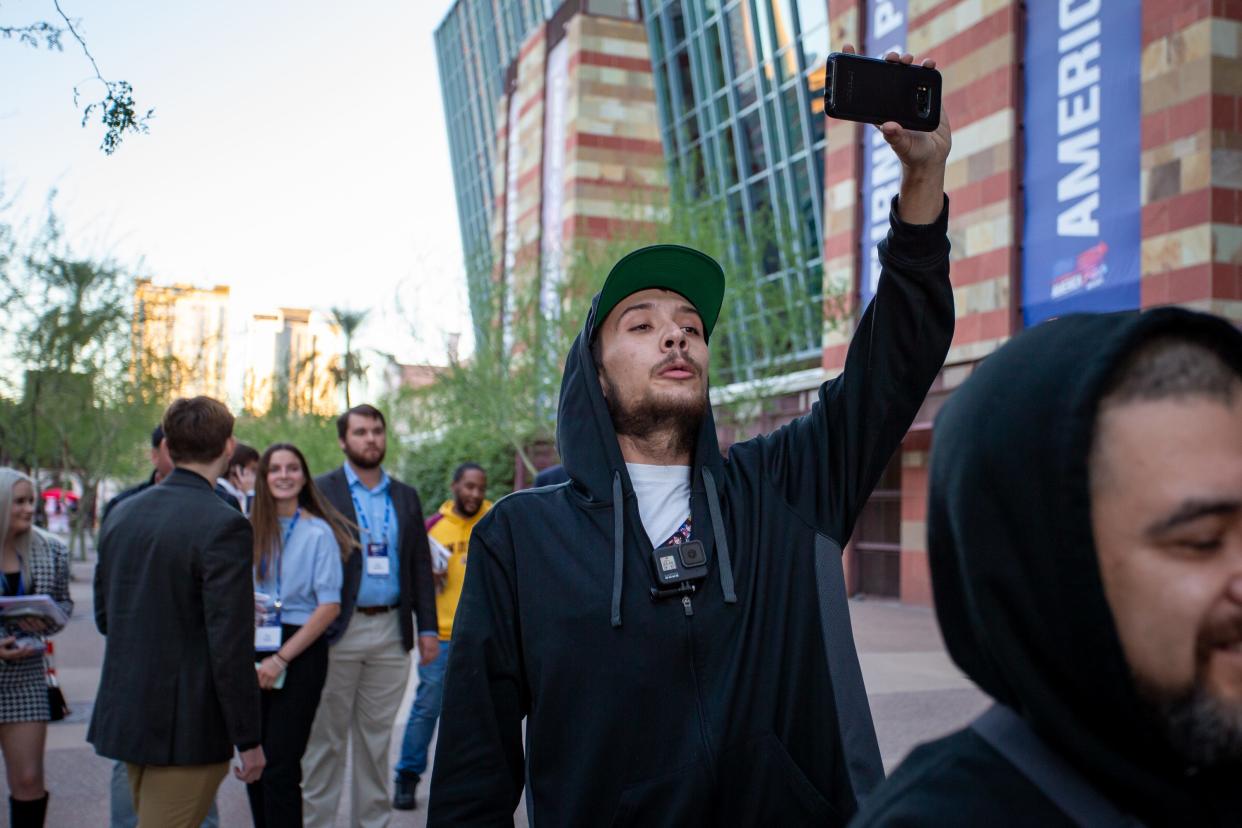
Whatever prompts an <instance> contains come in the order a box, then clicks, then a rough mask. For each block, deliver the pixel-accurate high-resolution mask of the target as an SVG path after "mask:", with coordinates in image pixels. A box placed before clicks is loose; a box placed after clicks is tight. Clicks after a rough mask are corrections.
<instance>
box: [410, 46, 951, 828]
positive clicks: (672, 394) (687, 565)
mask: <svg viewBox="0 0 1242 828" xmlns="http://www.w3.org/2000/svg"><path fill="white" fill-rule="evenodd" d="M889 59H890V60H893V61H899V62H902V63H906V64H909V63H911V61H912V58H911V57H910V56H909V55H905V56H897V55H891V56H889ZM924 65H925V66H933V64H932V63H931V62H930V61H925V62H924ZM881 129H882V131H883V132H884V135H885V138H886V139H887V140H888V142H889V144H890V145H891V146H892V147H893V149H894V151H895V152H896V153H897V155H898V157H899V158H900V159H901V162H902V185H901V190H900V194H899V196H898V197H897V198H895V199H894V201H893V205H892V216H891V229H890V231H889V234H888V238H887V239H886V240H885V241H883V242H881V243H880V246H879V258H880V261H881V263H882V265H883V274H882V276H881V277H880V281H879V287H878V291H877V293H876V296H875V299H874V301H873V302H872V303H871V305H870V306H869V307H868V308H867V310H866V311H865V313H863V315H862V318H861V320H860V322H859V325H858V330H857V332H856V334H855V336H854V340H853V343H852V344H851V346H850V351H849V355H848V357H847V359H846V364H845V370H844V372H843V373H842V374H841V375H840V376H839V377H837V378H836V379H833V380H831V381H829V382H827V383H825V384H824V385H823V386H822V387H821V388H820V392H819V399H818V402H816V403H815V405H814V406H813V408H812V410H811V412H810V413H809V414H808V415H806V416H804V417H802V418H800V419H798V420H795V421H794V422H793V423H791V424H789V425H788V426H785V427H784V428H781V429H779V430H778V431H776V432H774V433H772V434H767V435H763V436H760V437H757V438H755V439H753V440H749V441H746V442H742V443H738V444H735V445H734V446H732V447H731V448H730V450H729V453H728V456H727V457H722V456H721V453H720V451H719V447H718V445H717V442H716V430H715V424H714V422H713V420H712V412H711V406H710V404H709V400H708V381H707V366H708V361H709V348H708V343H709V340H710V337H711V334H712V329H713V327H714V326H715V323H716V321H717V318H718V316H719V313H720V309H721V305H722V302H723V297H724V278H725V277H724V273H723V271H722V269H721V268H720V265H718V264H717V263H716V262H715V261H713V260H712V259H711V258H710V257H708V256H706V255H704V254H703V253H700V252H698V251H696V250H692V249H690V248H687V247H682V246H680V245H655V246H652V247H647V248H643V249H641V250H637V251H634V252H632V253H630V254H629V255H627V256H625V257H624V258H622V259H621V261H619V262H618V263H617V264H616V265H615V266H614V267H613V269H612V271H611V272H610V273H609V275H608V277H607V279H606V280H605V282H604V285H603V288H602V289H601V291H600V293H599V295H597V296H596V298H595V303H594V305H593V307H592V310H591V313H590V314H589V315H588V316H587V320H586V324H585V326H584V328H583V330H582V333H581V334H580V335H579V336H578V338H577V340H576V341H575V342H574V344H573V346H572V349H571V351H570V354H569V356H568V359H567V362H566V367H565V376H564V379H563V381H562V386H561V398H560V409H559V416H558V422H557V440H558V446H559V449H560V454H561V459H562V461H563V463H564V467H565V471H566V472H567V473H568V476H569V482H567V483H564V484H561V485H559V486H552V487H547V488H542V489H535V490H529V491H526V492H519V493H516V494H514V495H512V496H510V497H507V498H504V499H503V500H501V501H500V502H498V503H497V504H496V505H495V506H494V507H493V509H492V511H491V512H490V513H489V514H488V515H487V516H486V517H485V518H483V520H482V521H480V522H479V524H478V526H477V527H476V528H475V530H474V532H473V534H472V536H471V544H470V568H469V569H468V570H467V574H466V582H465V587H464V590H463V593H462V598H461V603H460V604H459V607H458V612H457V616H456V620H455V622H454V626H453V632H454V639H453V651H452V653H451V655H450V656H449V666H448V678H447V686H446V688H445V695H444V703H443V710H442V718H441V730H440V745H439V748H438V750H437V757H436V764H435V768H434V778H433V780H432V786H431V809H430V814H429V824H430V825H454V826H458V825H482V824H487V825H496V824H509V823H510V822H511V820H512V815H513V811H514V808H515V807H516V806H517V803H518V800H519V798H520V797H521V795H522V792H523V789H524V788H525V791H526V803H527V809H528V815H529V816H530V819H531V822H532V823H534V822H537V824H539V825H553V826H557V825H573V826H577V825H594V824H601V825H603V824H611V825H653V824H655V825H679V826H698V825H718V824H743V825H782V826H788V825H809V824H815V825H844V824H845V822H847V821H848V820H849V818H850V817H851V816H852V815H853V814H854V813H855V812H856V811H857V809H858V803H859V801H860V800H861V798H862V797H864V796H865V795H866V794H867V793H868V792H869V791H870V790H871V789H872V788H873V787H874V786H875V785H876V784H878V782H879V781H880V780H881V779H882V777H883V770H882V767H881V764H880V757H879V750H878V747H877V744H876V739H875V733H874V730H873V728H872V724H871V714H870V709H869V707H868V704H867V697H866V691H865V688H864V687H863V684H862V675H861V670H860V668H859V665H858V656H857V653H856V651H855V649H854V643H853V637H852V633H851V631H850V626H849V611H848V607H847V604H846V596H845V588H844V578H843V574H842V569H841V562H840V555H841V550H842V549H843V548H844V547H845V544H846V543H847V541H848V540H849V537H850V534H851V532H852V530H853V527H854V523H855V521H856V519H857V517H858V514H859V512H860V511H861V509H862V507H863V505H864V504H865V503H866V501H867V498H868V496H869V495H870V493H871V490H872V488H873V487H874V486H875V484H876V482H877V480H878V479H879V477H880V475H881V473H882V472H883V470H884V468H885V466H886V465H887V464H888V462H889V459H890V458H891V456H892V454H893V452H894V450H895V449H896V448H897V446H898V445H899V443H900V441H901V439H902V437H903V436H904V435H905V433H906V431H907V429H908V428H909V426H910V423H911V422H912V421H913V419H914V416H915V414H916V412H917V411H918V408H919V406H920V405H921V404H922V402H923V399H924V397H925V396H926V393H927V390H928V388H929V387H930V385H931V383H932V381H933V379H934V378H935V376H936V374H937V372H938V371H939V369H940V366H941V364H942V362H943V360H944V356H945V354H946V353H947V351H948V348H949V343H950V340H951V339H952V333H953V319H954V314H953V294H952V290H951V286H950V284H949V278H948V276H949V243H948V239H947V237H946V230H947V223H948V206H947V199H946V198H945V195H944V176H945V163H946V159H947V157H948V153H949V147H950V143H951V140H950V134H949V126H948V123H947V121H946V120H943V112H942V120H941V123H940V126H939V128H938V129H936V130H935V131H933V132H911V131H907V130H905V129H903V128H902V127H901V126H899V125H898V124H896V123H885V124H883V125H882V126H881ZM523 719H525V722H526V730H525V750H523V732H522V722H523Z"/></svg>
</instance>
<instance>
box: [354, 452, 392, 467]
mask: <svg viewBox="0 0 1242 828" xmlns="http://www.w3.org/2000/svg"><path fill="white" fill-rule="evenodd" d="M386 453H387V452H385V450H384V449H380V453H379V457H377V458H376V459H374V460H371V459H369V458H368V457H365V456H363V455H361V454H355V453H354V452H352V451H350V450H349V449H345V456H346V457H347V458H349V462H350V463H353V464H354V467H355V468H359V469H378V468H379V467H380V464H381V463H383V462H384V455H385V454H386Z"/></svg>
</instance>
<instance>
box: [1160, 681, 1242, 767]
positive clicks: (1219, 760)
mask: <svg viewBox="0 0 1242 828" xmlns="http://www.w3.org/2000/svg"><path fill="white" fill-rule="evenodd" d="M1138 685H1139V695H1140V696H1142V697H1143V699H1144V700H1145V701H1146V702H1147V703H1148V705H1149V706H1150V707H1151V710H1152V714H1153V715H1154V716H1155V717H1156V720H1157V721H1158V722H1159V724H1160V725H1161V727H1162V729H1163V730H1164V734H1165V737H1166V738H1167V739H1168V740H1169V743H1170V744H1171V745H1172V746H1173V749H1174V750H1175V751H1176V752H1177V754H1178V755H1179V756H1180V757H1181V758H1182V759H1184V760H1185V761H1186V762H1189V763H1190V764H1192V765H1196V766H1199V767H1205V768H1210V767H1213V766H1216V765H1223V764H1226V763H1228V762H1235V761H1238V760H1242V703H1238V702H1227V701H1221V700H1220V699H1218V698H1215V697H1214V696H1213V695H1212V694H1211V693H1210V692H1208V689H1207V687H1206V685H1205V684H1204V682H1203V680H1202V678H1199V679H1197V680H1196V681H1195V684H1194V686H1193V687H1192V688H1190V689H1189V690H1187V691H1183V692H1181V693H1177V694H1172V693H1169V692H1168V691H1167V690H1158V689H1156V688H1154V687H1150V686H1149V685H1146V684H1145V683H1144V682H1143V681H1142V680H1138Z"/></svg>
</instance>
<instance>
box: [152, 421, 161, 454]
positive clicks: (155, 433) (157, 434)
mask: <svg viewBox="0 0 1242 828" xmlns="http://www.w3.org/2000/svg"><path fill="white" fill-rule="evenodd" d="M162 442H164V427H163V426H162V425H157V426H156V427H155V428H153V429H151V448H153V449H157V448H159V447H160V443H162Z"/></svg>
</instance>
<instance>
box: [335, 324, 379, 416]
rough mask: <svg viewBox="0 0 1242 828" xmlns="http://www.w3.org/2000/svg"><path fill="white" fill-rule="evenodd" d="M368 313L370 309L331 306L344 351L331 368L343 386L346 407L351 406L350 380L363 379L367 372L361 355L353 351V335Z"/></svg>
mask: <svg viewBox="0 0 1242 828" xmlns="http://www.w3.org/2000/svg"><path fill="white" fill-rule="evenodd" d="M369 313H370V310H350V309H349V308H332V320H333V321H334V322H336V325H337V327H338V328H340V329H341V335H342V336H344V337H345V353H344V354H342V355H341V360H340V363H339V364H338V365H336V366H335V368H334V369H333V374H334V375H335V377H336V381H337V382H338V383H341V384H343V385H344V386H345V407H346V408H347V409H348V408H352V407H353V403H352V402H350V393H349V386H350V381H351V380H353V379H355V378H357V379H363V378H364V377H365V376H366V373H367V367H366V366H365V365H363V364H362V359H361V357H360V356H359V355H358V353H357V352H356V351H354V336H355V334H357V333H358V329H359V328H361V327H362V323H363V322H365V321H366V318H367V314H369Z"/></svg>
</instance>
